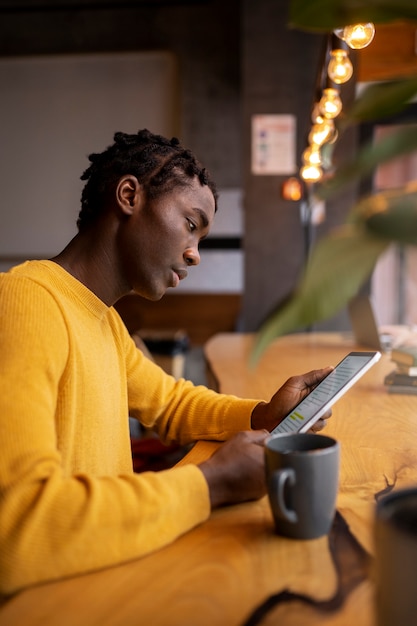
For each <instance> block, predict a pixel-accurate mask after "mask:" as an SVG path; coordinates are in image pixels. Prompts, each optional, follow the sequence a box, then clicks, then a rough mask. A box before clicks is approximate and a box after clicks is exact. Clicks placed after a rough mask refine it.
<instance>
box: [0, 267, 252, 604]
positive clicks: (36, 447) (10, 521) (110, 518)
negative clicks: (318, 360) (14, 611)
mask: <svg viewBox="0 0 417 626" xmlns="http://www.w3.org/2000/svg"><path fill="white" fill-rule="evenodd" d="M0 355H1V356H0V368H1V369H0V372H1V374H0V442H1V454H0V594H10V593H13V592H15V591H17V590H19V589H21V588H24V587H26V586H28V585H31V584H34V583H39V582H43V581H47V580H53V579H59V578H63V577H66V576H71V575H75V574H80V573H84V572H88V571H92V570H96V569H99V568H103V567H107V566H111V565H115V564H119V563H121V562H123V561H127V560H129V559H132V558H136V557H140V556H141V555H144V554H146V553H149V552H151V551H153V550H156V549H158V548H160V547H162V546H164V545H166V544H168V543H169V542H171V541H173V540H174V539H175V538H176V537H178V536H179V535H181V534H182V533H184V532H186V531H188V530H189V529H191V528H193V527H194V526H195V525H197V524H199V523H201V522H203V521H204V520H206V519H207V517H208V516H209V514H210V505H209V496H208V488H207V484H206V481H205V479H204V477H203V474H202V472H201V471H200V470H199V469H198V467H196V466H193V465H187V466H184V467H179V468H174V469H171V470H167V471H163V472H156V473H153V472H148V473H144V474H134V473H133V471H132V459H131V451H130V439H129V423H128V415H131V416H133V417H136V418H137V419H138V420H140V421H141V423H142V424H144V425H146V426H148V427H149V426H150V427H154V429H155V430H156V432H157V433H158V434H159V435H160V436H161V438H162V439H163V440H164V441H165V442H171V441H178V442H180V443H183V444H184V443H188V442H190V441H193V440H196V439H218V440H222V439H226V438H228V437H230V436H231V435H232V434H234V433H235V432H237V431H239V430H242V429H248V428H250V415H251V412H252V409H253V407H254V406H255V404H256V402H257V401H256V400H241V399H238V398H235V397H234V396H226V395H218V394H215V393H214V392H212V391H211V390H208V389H206V388H205V387H201V386H200V387H195V386H193V385H192V384H191V383H190V382H187V381H184V380H179V381H175V380H174V378H172V377H171V376H168V375H166V374H165V373H164V372H163V371H162V370H161V369H160V368H159V367H157V366H156V365H154V364H153V363H151V362H150V361H149V360H148V359H146V358H145V357H144V356H143V355H142V353H141V352H140V351H139V350H138V349H137V348H136V346H135V344H134V342H133V341H132V339H131V338H130V336H129V334H128V333H127V330H126V328H125V326H124V324H123V322H122V321H121V319H120V317H119V316H118V314H117V312H116V311H115V310H114V309H113V308H112V307H110V308H109V307H107V306H106V305H105V304H104V303H103V302H102V301H101V300H99V299H98V298H97V297H96V296H95V295H94V294H93V293H92V292H91V291H89V290H88V289H87V288H86V287H85V286H84V285H83V284H81V283H80V282H79V281H77V280H76V279H75V278H74V277H72V276H71V275H69V274H68V273H67V272H66V271H65V270H63V269H62V268H61V267H60V266H58V265H57V264H55V263H53V262H51V261H30V262H27V263H24V264H22V265H20V266H18V267H16V268H14V269H13V270H11V271H10V272H8V273H5V274H0Z"/></svg>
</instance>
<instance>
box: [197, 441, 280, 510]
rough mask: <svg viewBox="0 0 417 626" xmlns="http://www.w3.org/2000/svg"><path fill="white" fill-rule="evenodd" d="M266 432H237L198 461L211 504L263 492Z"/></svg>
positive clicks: (245, 498)
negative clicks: (212, 452) (214, 450)
mask: <svg viewBox="0 0 417 626" xmlns="http://www.w3.org/2000/svg"><path fill="white" fill-rule="evenodd" d="M268 435H269V433H268V432H267V431H266V430H260V431H259V430H258V431H243V432H241V433H238V434H237V435H235V436H234V437H232V438H231V439H229V440H228V441H226V442H225V443H223V444H222V445H221V446H220V447H219V448H218V449H217V450H216V452H215V453H214V454H213V456H211V457H210V459H208V460H207V461H204V462H203V463H201V465H200V469H201V471H202V472H203V474H204V476H205V479H206V480H207V483H208V486H209V491H210V502H211V506H212V508H215V507H217V506H220V505H222V504H233V503H236V502H245V501H247V500H257V499H258V498H260V497H262V496H263V495H265V493H266V483H265V463H264V443H265V440H266V439H267V437H268Z"/></svg>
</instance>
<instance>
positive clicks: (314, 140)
mask: <svg viewBox="0 0 417 626" xmlns="http://www.w3.org/2000/svg"><path fill="white" fill-rule="evenodd" d="M334 132H335V128H334V122H333V120H327V119H325V120H323V121H322V122H321V123H318V124H313V126H312V128H311V131H310V134H309V136H308V143H309V144H315V145H316V146H322V145H323V144H324V143H326V141H329V140H331V139H332V137H333V136H334Z"/></svg>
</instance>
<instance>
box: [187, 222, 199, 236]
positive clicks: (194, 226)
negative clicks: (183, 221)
mask: <svg viewBox="0 0 417 626" xmlns="http://www.w3.org/2000/svg"><path fill="white" fill-rule="evenodd" d="M187 222H188V228H189V229H190V232H192V233H193V232H194V231H195V229H196V228H197V226H196V225H195V224H194V222H192V221H191V220H189V219H187Z"/></svg>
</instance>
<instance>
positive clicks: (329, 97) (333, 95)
mask: <svg viewBox="0 0 417 626" xmlns="http://www.w3.org/2000/svg"><path fill="white" fill-rule="evenodd" d="M319 109H320V113H321V114H322V115H323V117H325V118H326V119H330V120H332V119H334V118H335V117H337V116H338V115H339V113H340V111H341V110H342V101H341V99H340V96H339V92H338V91H337V89H333V88H331V87H328V88H327V89H323V95H322V97H321V100H320V102H319Z"/></svg>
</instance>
